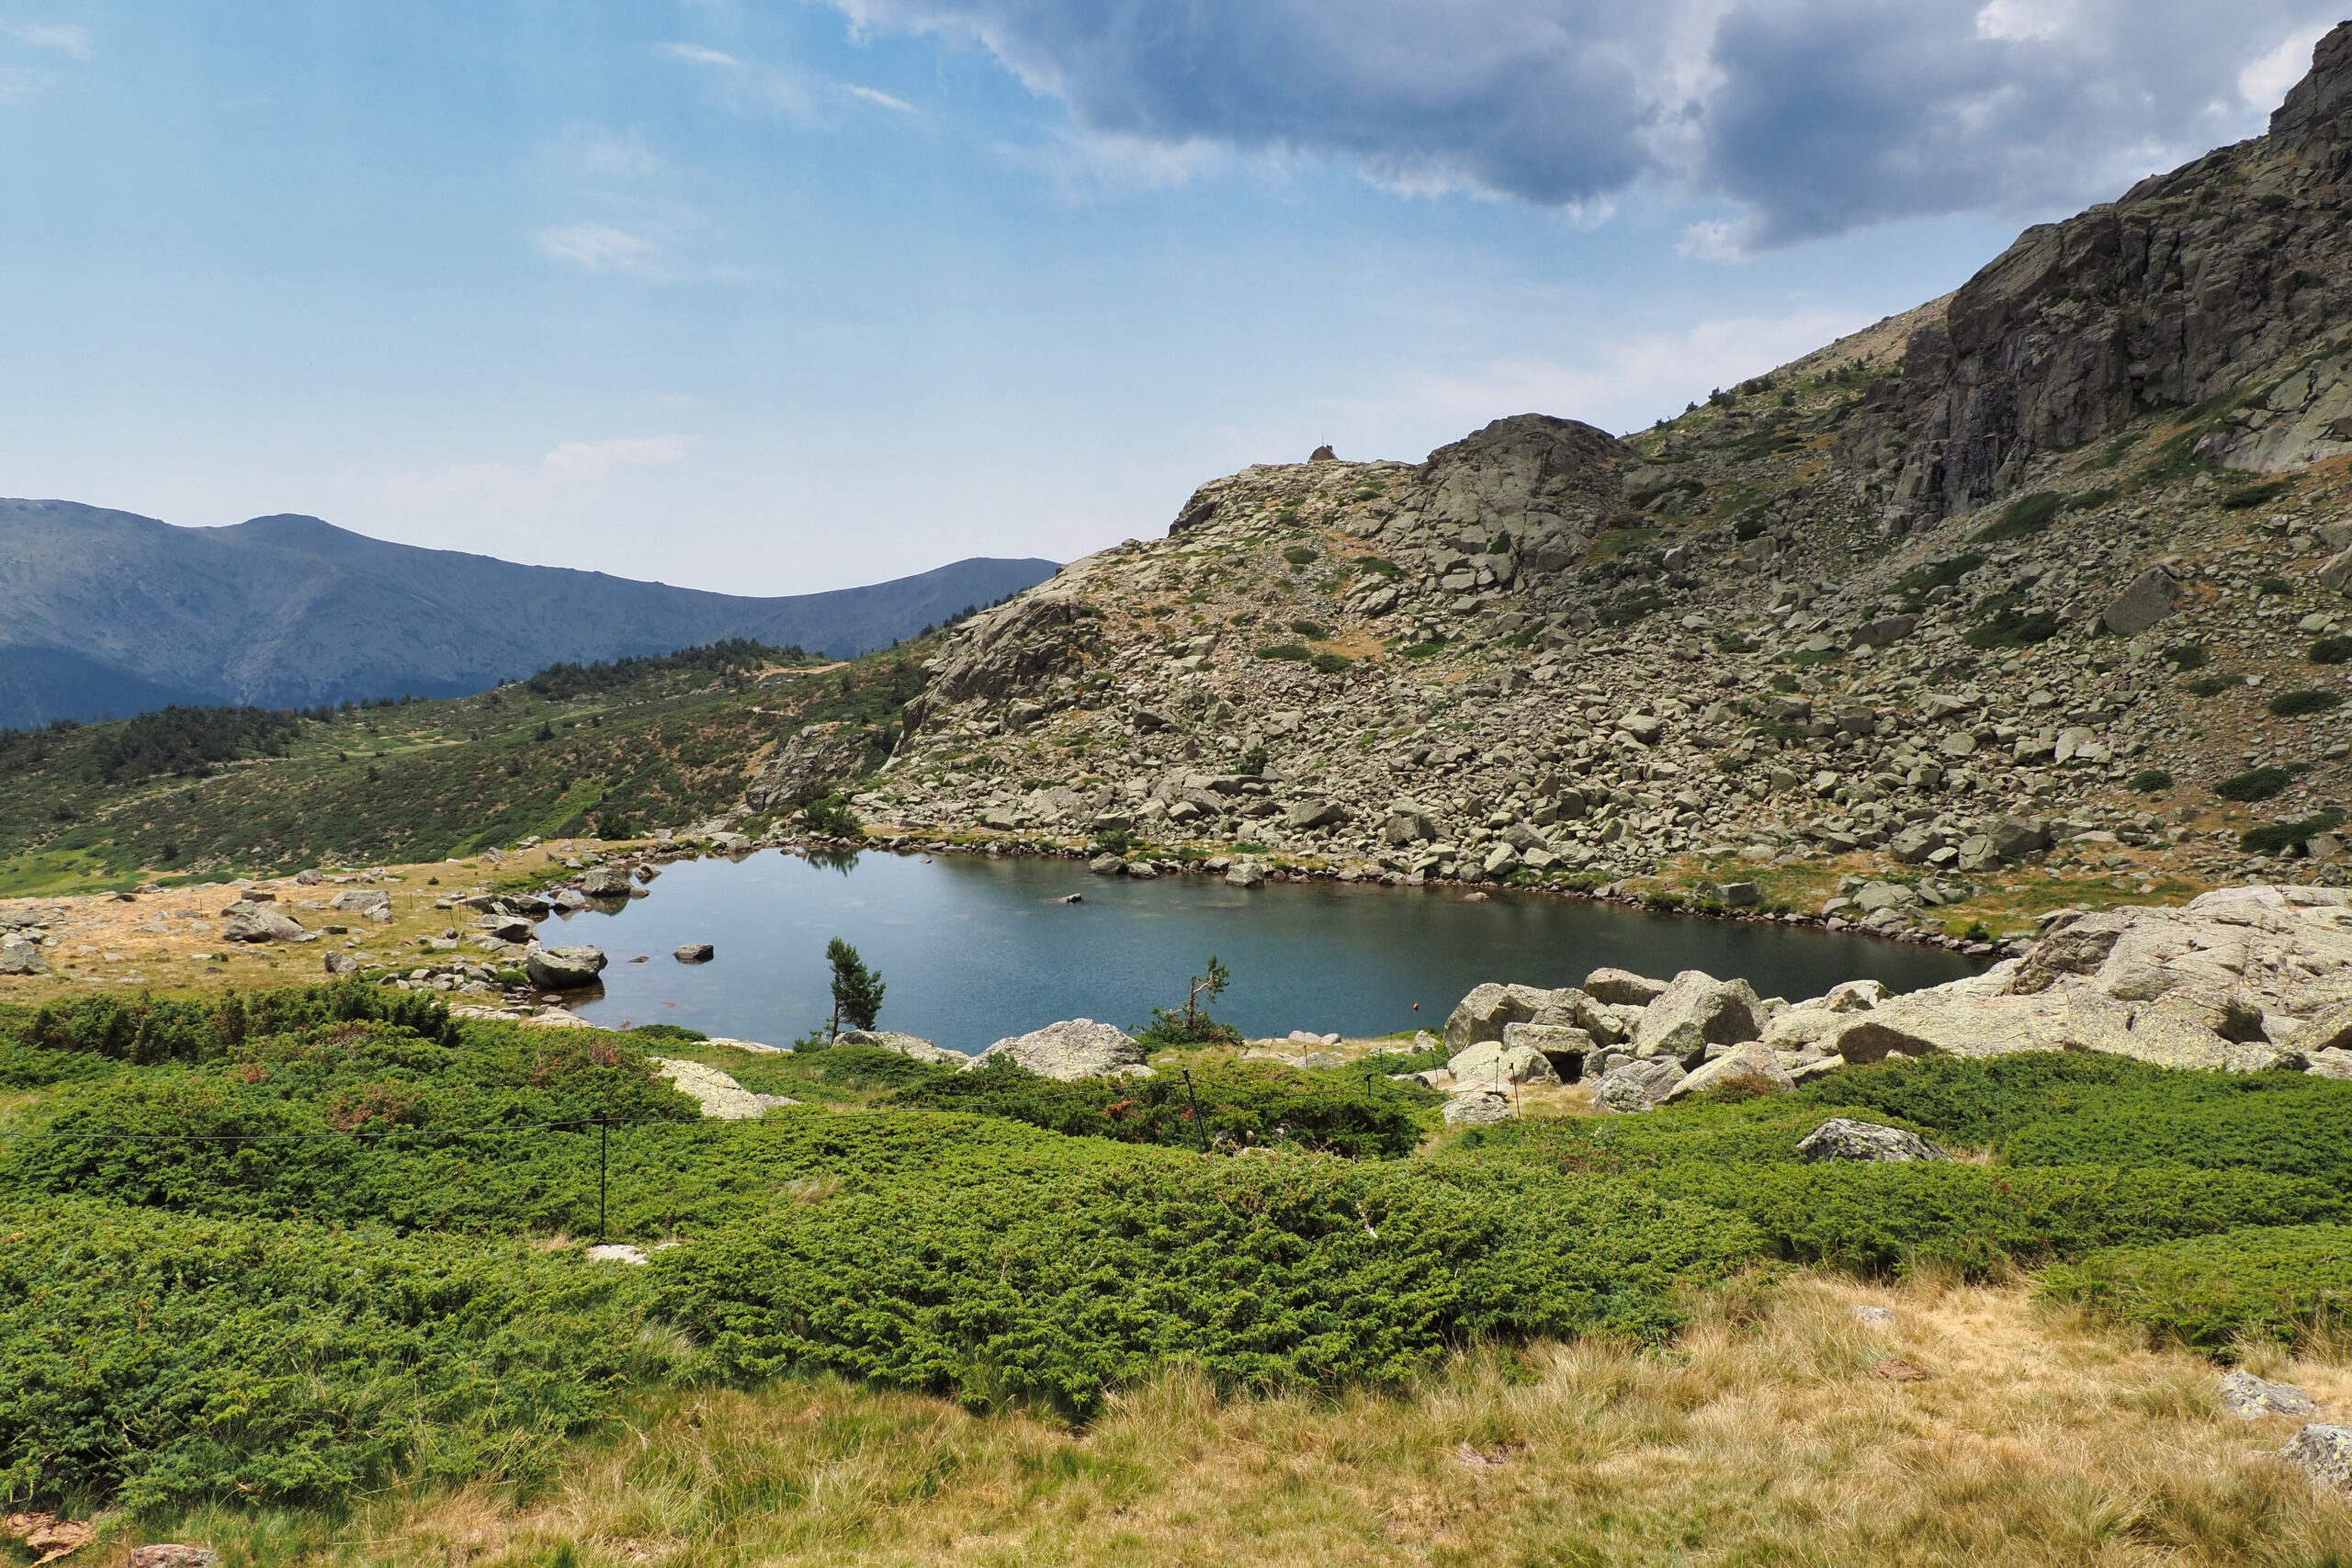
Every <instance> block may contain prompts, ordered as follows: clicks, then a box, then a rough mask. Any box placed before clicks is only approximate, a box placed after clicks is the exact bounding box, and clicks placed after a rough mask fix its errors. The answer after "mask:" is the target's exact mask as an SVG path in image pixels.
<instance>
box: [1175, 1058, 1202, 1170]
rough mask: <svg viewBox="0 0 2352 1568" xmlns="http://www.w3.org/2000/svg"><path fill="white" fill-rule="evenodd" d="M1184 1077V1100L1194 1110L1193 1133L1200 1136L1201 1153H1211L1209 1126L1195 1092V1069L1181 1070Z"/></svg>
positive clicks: (1186, 1068)
mask: <svg viewBox="0 0 2352 1568" xmlns="http://www.w3.org/2000/svg"><path fill="white" fill-rule="evenodd" d="M1180 1070H1181V1071H1182V1073H1183V1075H1184V1099H1185V1100H1186V1102H1187V1103H1189V1104H1190V1105H1191V1106H1192V1108H1193V1132H1195V1133H1197V1134H1200V1138H1201V1153H1203V1154H1206V1153H1208V1152H1209V1124H1208V1123H1207V1122H1204V1121H1202V1120H1201V1101H1200V1097H1199V1096H1197V1095H1195V1094H1194V1093H1193V1069H1192V1068H1190V1067H1185V1068H1182V1069H1180Z"/></svg>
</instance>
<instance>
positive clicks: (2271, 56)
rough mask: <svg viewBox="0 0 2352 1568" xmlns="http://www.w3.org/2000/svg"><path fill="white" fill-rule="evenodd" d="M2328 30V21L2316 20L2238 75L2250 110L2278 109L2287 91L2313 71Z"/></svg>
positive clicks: (2241, 93)
mask: <svg viewBox="0 0 2352 1568" xmlns="http://www.w3.org/2000/svg"><path fill="white" fill-rule="evenodd" d="M2327 29H2328V24H2327V23H2326V22H2324V21H2314V22H2312V23H2311V24H2310V25H2309V26H2308V27H2302V28H2296V29H2295V30H2294V31H2293V32H2291V33H2290V34H2288V35H2287V37H2286V39H2284V40H2283V41H2281V42H2280V44H2279V45H2278V48H2277V49H2274V50H2272V51H2270V52H2269V53H2267V54H2266V55H2264V56H2263V57H2262V58H2261V59H2259V60H2256V62H2254V63H2253V64H2251V65H2249V66H2247V67H2246V68H2245V70H2243V71H2241V72H2239V73H2238V96H2240V97H2242V98H2244V99H2245V101H2246V103H2247V105H2248V106H2249V107H2254V108H2257V109H2262V110H2266V111H2267V110H2269V109H2273V108H2276V107H2278V100H2280V99H2281V98H2283V97H2285V96H2287V89H2288V88H2290V87H2291V86H2293V85H2295V84H2296V83H2298V82H2300V81H2301V80H2302V79H2303V73H2304V72H2306V71H2309V70H2310V69H2311V68H2312V47H2313V46H2314V45H2316V44H2317V43H2318V42H2319V40H2320V39H2322V38H2324V37H2325V36H2326V34H2327Z"/></svg>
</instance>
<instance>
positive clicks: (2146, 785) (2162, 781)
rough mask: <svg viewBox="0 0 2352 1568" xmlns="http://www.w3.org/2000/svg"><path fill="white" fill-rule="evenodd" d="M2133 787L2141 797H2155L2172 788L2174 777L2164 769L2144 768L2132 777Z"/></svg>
mask: <svg viewBox="0 0 2352 1568" xmlns="http://www.w3.org/2000/svg"><path fill="white" fill-rule="evenodd" d="M2131 788H2132V789H2133V790H2134V791H2135V792H2137V793H2138V794H2141V795H2154V794H2155V793H2157V792H2158V791H2159V790H2167V789H2170V788H2172V775H2171V774H2170V773H2166V772H2165V771H2164V770H2163V769H2162V768H2143V769H2141V770H2140V771H2139V772H2138V773H2133V774H2132V775H2131Z"/></svg>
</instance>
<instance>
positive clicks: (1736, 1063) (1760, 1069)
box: [1658, 1043, 1797, 1104]
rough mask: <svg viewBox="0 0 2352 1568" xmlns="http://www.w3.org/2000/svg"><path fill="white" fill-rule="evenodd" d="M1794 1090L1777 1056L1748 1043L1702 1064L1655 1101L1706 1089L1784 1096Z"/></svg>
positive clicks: (1770, 1051) (1686, 1095)
mask: <svg viewBox="0 0 2352 1568" xmlns="http://www.w3.org/2000/svg"><path fill="white" fill-rule="evenodd" d="M1668 1059H1669V1060H1670V1059H1671V1058H1668ZM1796 1087H1797V1083H1796V1079H1794V1078H1792V1077H1790V1076H1789V1069H1788V1068H1786V1067H1784V1066H1781V1059H1780V1057H1779V1056H1778V1055H1775V1054H1774V1053H1773V1052H1772V1050H1771V1048H1770V1047H1769V1046H1765V1045H1758V1044H1752V1043H1751V1044H1747V1045H1741V1046H1737V1047H1736V1048H1734V1049H1732V1050H1729V1051H1726V1052H1724V1054H1723V1055H1720V1056H1716V1057H1714V1058H1713V1059H1712V1060H1710V1061H1707V1062H1704V1063H1702V1064H1701V1065H1700V1066H1699V1067H1698V1068H1696V1069H1695V1070H1694V1071H1692V1072H1691V1073H1688V1074H1686V1075H1685V1076H1684V1077H1681V1078H1679V1079H1677V1080H1676V1081H1675V1082H1674V1083H1673V1084H1672V1085H1671V1086H1669V1087H1668V1089H1666V1091H1665V1092H1664V1093H1663V1094H1661V1095H1659V1096H1658V1100H1659V1103H1661V1104H1664V1103H1667V1102H1668V1101H1671V1100H1684V1099H1688V1098H1689V1097H1691V1095H1695V1094H1704V1093H1706V1092H1707V1091H1708V1090H1709V1089H1723V1090H1724V1091H1726V1092H1729V1093H1734V1094H1749V1095H1763V1094H1786V1093H1787V1092H1788V1091H1789V1090H1791V1089H1794V1088H1796Z"/></svg>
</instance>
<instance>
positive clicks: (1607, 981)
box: [1579, 969, 1667, 1008]
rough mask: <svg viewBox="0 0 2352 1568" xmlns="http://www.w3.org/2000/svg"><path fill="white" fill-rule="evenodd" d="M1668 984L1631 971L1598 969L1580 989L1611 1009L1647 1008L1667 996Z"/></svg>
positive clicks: (1585, 980)
mask: <svg viewBox="0 0 2352 1568" xmlns="http://www.w3.org/2000/svg"><path fill="white" fill-rule="evenodd" d="M1666 987H1667V983H1666V982H1665V981H1664V980H1653V979H1651V978H1650V977H1649V976H1646V975H1636V974H1634V972H1633V971H1632V970H1630V969H1596V970H1594V971H1593V972H1592V973H1591V974H1589V975H1587V976H1585V977H1584V985H1583V986H1582V987H1579V989H1581V990H1582V991H1583V992H1584V994H1585V995H1586V996H1588V997H1590V998H1592V999H1593V1000H1594V1001H1597V1002H1605V1003H1607V1004H1608V1005H1609V1006H1611V1007H1632V1008H1639V1007H1647V1006H1649V1004H1650V1003H1652V1002H1654V1001H1656V1000H1657V998H1659V997H1661V996H1664V995H1665V994H1666Z"/></svg>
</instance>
